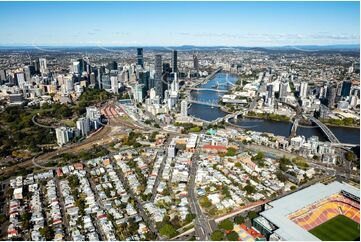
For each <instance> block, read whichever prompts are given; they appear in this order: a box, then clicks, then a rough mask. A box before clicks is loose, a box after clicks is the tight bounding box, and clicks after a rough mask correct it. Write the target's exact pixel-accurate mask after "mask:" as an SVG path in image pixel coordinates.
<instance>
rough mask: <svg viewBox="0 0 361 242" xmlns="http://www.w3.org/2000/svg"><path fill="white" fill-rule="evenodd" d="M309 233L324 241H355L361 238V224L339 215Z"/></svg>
mask: <svg viewBox="0 0 361 242" xmlns="http://www.w3.org/2000/svg"><path fill="white" fill-rule="evenodd" d="M309 232H310V233H311V234H313V235H314V236H316V237H317V238H319V239H320V240H323V241H336V240H338V241H355V240H359V238H360V224H358V223H356V222H355V221H353V220H352V219H349V218H348V217H346V216H343V215H337V216H336V217H334V218H332V219H330V220H328V221H327V222H325V223H323V224H321V225H319V226H317V227H316V228H313V229H311V230H310V231H309Z"/></svg>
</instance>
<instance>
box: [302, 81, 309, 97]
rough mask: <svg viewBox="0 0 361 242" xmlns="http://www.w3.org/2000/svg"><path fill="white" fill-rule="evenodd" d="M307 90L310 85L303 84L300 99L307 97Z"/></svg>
mask: <svg viewBox="0 0 361 242" xmlns="http://www.w3.org/2000/svg"><path fill="white" fill-rule="evenodd" d="M307 88H308V83H307V82H301V86H300V97H304V98H305V97H307Z"/></svg>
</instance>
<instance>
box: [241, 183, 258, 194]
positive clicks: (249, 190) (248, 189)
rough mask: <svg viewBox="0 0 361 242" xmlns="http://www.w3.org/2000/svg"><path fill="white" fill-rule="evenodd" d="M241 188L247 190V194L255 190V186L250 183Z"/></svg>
mask: <svg viewBox="0 0 361 242" xmlns="http://www.w3.org/2000/svg"><path fill="white" fill-rule="evenodd" d="M243 189H244V190H245V191H246V192H247V194H252V193H254V192H255V191H256V188H255V187H254V186H252V185H246V186H245V187H244V188H243Z"/></svg>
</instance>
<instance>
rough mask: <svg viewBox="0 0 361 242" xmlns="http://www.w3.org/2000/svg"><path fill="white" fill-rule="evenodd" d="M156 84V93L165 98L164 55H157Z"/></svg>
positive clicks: (155, 63)
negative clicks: (163, 78)
mask: <svg viewBox="0 0 361 242" xmlns="http://www.w3.org/2000/svg"><path fill="white" fill-rule="evenodd" d="M154 68H155V73H154V86H155V92H156V95H158V96H159V97H160V98H161V99H162V98H163V95H164V93H163V81H162V56H161V55H155V62H154Z"/></svg>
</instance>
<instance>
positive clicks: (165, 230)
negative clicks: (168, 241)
mask: <svg viewBox="0 0 361 242" xmlns="http://www.w3.org/2000/svg"><path fill="white" fill-rule="evenodd" d="M159 233H160V235H162V236H166V237H168V238H172V237H174V236H175V235H176V234H177V231H176V230H175V228H174V227H173V225H171V224H169V223H166V224H164V225H163V226H162V227H161V228H160V230H159Z"/></svg>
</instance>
